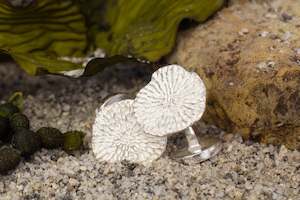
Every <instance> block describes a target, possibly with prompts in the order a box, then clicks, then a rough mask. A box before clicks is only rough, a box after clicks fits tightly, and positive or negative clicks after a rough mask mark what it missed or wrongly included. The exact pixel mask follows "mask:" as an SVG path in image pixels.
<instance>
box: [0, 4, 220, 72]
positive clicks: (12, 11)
mask: <svg viewBox="0 0 300 200" xmlns="http://www.w3.org/2000/svg"><path fill="white" fill-rule="evenodd" d="M9 1H12V0H0V50H1V51H2V52H5V53H6V54H9V55H10V56H11V57H12V58H13V59H14V60H15V61H16V62H17V63H18V64H19V65H20V66H21V67H22V68H23V69H24V70H25V71H26V72H27V73H29V74H32V75H36V74H41V73H59V74H61V73H63V72H66V71H74V70H79V71H80V70H82V71H83V68H82V65H81V64H82V63H81V62H79V63H78V62H77V63H72V62H70V61H66V59H65V58H66V57H67V58H70V59H68V60H71V61H72V59H71V58H80V57H86V56H87V53H88V52H89V51H93V50H95V49H96V48H101V49H104V50H105V52H106V53H107V55H108V56H114V55H124V56H127V55H132V56H134V57H136V58H143V59H147V60H150V61H157V60H158V59H160V58H161V57H162V56H164V55H166V54H168V53H169V52H170V51H171V50H172V47H173V46H174V43H175V39H176V32H177V29H178V26H179V24H180V22H181V21H182V20H183V19H186V18H189V19H194V20H196V21H199V22H202V21H204V20H206V19H207V18H208V17H209V16H211V15H212V14H213V13H214V12H215V11H216V10H218V9H219V8H220V7H221V6H222V5H223V3H224V1H225V0H151V1H149V0H88V1H85V0H35V1H33V3H31V4H28V3H27V2H25V3H23V4H22V6H19V7H13V6H12V5H10V4H9V3H8V2H9ZM21 2H22V1H21ZM28 2H29V1H28ZM15 3H16V2H14V5H15ZM73 60H76V59H73ZM77 60H78V59H77ZM111 60H114V59H111ZM111 60H108V61H104V60H103V59H101V62H99V64H98V66H99V69H96V67H95V66H97V65H95V63H96V61H93V70H92V71H94V72H98V71H101V70H102V69H103V68H105V67H106V65H107V66H110V65H109V63H110V61H111ZM98 61H100V60H99V59H98ZM96 64H97V63H96ZM90 72H91V71H90Z"/></svg>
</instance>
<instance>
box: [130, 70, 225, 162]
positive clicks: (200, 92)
mask: <svg viewBox="0 0 300 200" xmlns="http://www.w3.org/2000/svg"><path fill="white" fill-rule="evenodd" d="M205 101H206V89H205V85H204V83H203V81H202V80H201V79H200V77H199V76H198V75H197V74H196V73H194V72H188V71H186V70H185V69H183V68H182V67H181V66H179V65H169V66H165V67H162V68H160V69H158V70H157V71H156V72H154V73H153V75H152V78H151V81H150V82H149V83H148V84H147V85H146V86H145V87H144V88H143V89H141V90H140V91H139V92H138V94H137V95H136V98H135V100H134V102H133V108H134V114H135V116H136V119H137V121H138V123H139V124H141V126H142V127H143V129H144V131H145V132H146V133H148V134H149V135H154V136H167V135H170V134H174V133H177V132H181V131H183V130H184V133H185V135H186V138H187V141H188V148H187V150H184V151H182V152H181V151H180V152H178V153H175V154H174V158H191V157H195V158H196V159H197V160H198V161H204V160H207V159H209V158H211V157H212V156H214V155H216V154H217V153H218V152H219V151H220V149H221V142H220V141H217V142H215V143H213V144H211V145H210V146H208V147H206V146H201V144H200V143H199V141H198V139H197V136H196V135H195V132H194V130H193V128H192V125H193V124H194V123H195V122H196V121H198V120H200V118H201V117H202V115H203V113H204V110H205Z"/></svg>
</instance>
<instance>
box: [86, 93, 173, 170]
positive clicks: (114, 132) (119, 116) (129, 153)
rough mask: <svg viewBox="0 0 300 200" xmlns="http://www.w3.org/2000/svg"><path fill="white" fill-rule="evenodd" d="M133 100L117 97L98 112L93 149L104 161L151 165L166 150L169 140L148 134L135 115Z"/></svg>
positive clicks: (94, 126)
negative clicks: (123, 161) (125, 161)
mask: <svg viewBox="0 0 300 200" xmlns="http://www.w3.org/2000/svg"><path fill="white" fill-rule="evenodd" d="M132 104H133V100H131V99H126V95H123V94H118V95H115V96H113V97H111V98H108V99H107V100H106V101H105V102H104V104H103V105H102V106H101V107H100V108H99V109H98V110H97V111H96V119H95V123H94V125H93V137H92V149H93V152H94V154H95V156H96V158H98V159H99V160H101V161H107V162H119V161H122V160H128V161H131V162H137V163H142V164H148V163H150V162H152V161H154V160H156V159H157V158H159V157H160V156H161V155H162V153H163V152H164V151H165V149H166V144H167V138H166V137H157V136H153V135H150V134H146V133H145V132H144V130H143V129H142V127H141V126H140V124H139V123H137V120H136V117H135V115H134V114H133V107H132Z"/></svg>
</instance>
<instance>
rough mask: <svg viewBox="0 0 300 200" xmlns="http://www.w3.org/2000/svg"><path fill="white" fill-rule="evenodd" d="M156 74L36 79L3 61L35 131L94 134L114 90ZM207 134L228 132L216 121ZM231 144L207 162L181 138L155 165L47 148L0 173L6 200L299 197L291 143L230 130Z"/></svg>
mask: <svg viewBox="0 0 300 200" xmlns="http://www.w3.org/2000/svg"><path fill="white" fill-rule="evenodd" d="M150 75H151V72H150V70H149V71H148V72H146V71H144V70H138V69H136V68H132V69H131V70H129V71H128V70H124V69H120V68H117V69H114V70H108V71H106V72H105V73H103V74H101V75H96V76H94V77H92V78H89V79H80V80H74V79H68V78H64V77H53V76H43V77H29V76H27V75H26V74H24V73H23V72H22V71H21V70H20V69H18V68H17V67H16V66H15V65H13V64H9V63H6V64H1V65H0V89H1V93H0V98H1V99H4V98H6V97H7V96H8V95H9V94H10V93H11V92H13V91H15V90H21V91H23V92H24V95H25V108H26V109H25V113H26V114H27V115H28V117H29V118H30V120H31V126H32V128H33V129H34V130H36V129H37V128H39V127H41V126H45V125H47V126H48V125H49V126H54V127H57V128H59V129H61V130H62V131H66V130H71V129H79V130H82V131H86V132H87V133H88V135H90V134H91V125H92V123H93V120H94V111H95V109H96V108H97V107H98V106H99V105H101V103H102V101H103V99H104V98H105V97H106V96H107V95H109V94H112V93H116V92H130V93H134V92H135V91H137V90H138V89H139V88H140V87H142V86H143V85H144V84H145V83H146V82H147V80H148V79H149V77H150ZM201 127H202V131H203V133H206V134H214V135H216V134H217V135H218V134H220V135H222V134H224V133H223V132H222V131H221V130H218V129H217V128H215V127H213V126H206V125H203V124H202V125H201ZM223 138H224V139H225V142H224V148H223V150H222V152H221V153H220V154H219V155H218V156H217V157H215V158H213V159H211V160H209V161H206V162H204V163H201V164H192V163H186V162H177V161H174V160H172V159H170V157H169V154H170V152H172V151H173V150H174V146H175V145H179V146H180V145H183V144H184V140H183V139H182V138H180V137H173V138H171V139H170V140H169V144H168V150H167V152H166V153H165V154H164V155H163V156H162V158H160V159H159V160H157V161H155V162H154V163H153V164H152V165H150V166H147V167H145V166H141V165H136V164H131V163H127V162H123V163H116V164H108V163H101V162H98V161H97V160H96V159H95V158H94V157H93V154H92V152H91V150H90V149H89V147H88V145H89V143H88V142H89V137H88V138H87V140H86V144H87V147H86V150H84V151H82V152H78V154H76V155H68V154H66V153H65V152H63V151H60V150H45V149H43V150H42V151H40V152H38V153H36V154H35V155H34V156H33V157H32V159H30V160H28V161H22V162H21V164H20V165H19V166H18V168H17V169H16V170H14V171H12V172H10V173H9V174H8V175H5V176H0V199H1V200H4V199H14V200H18V199H64V200H69V199H293V200H294V199H295V200H296V199H299V198H300V191H299V190H300V185H299V184H300V182H299V180H300V164H299V163H300V153H299V152H297V151H289V150H287V149H286V148H285V147H284V146H282V147H274V146H265V145H261V144H257V143H253V142H243V141H242V140H241V139H240V138H239V137H233V136H232V135H226V137H223Z"/></svg>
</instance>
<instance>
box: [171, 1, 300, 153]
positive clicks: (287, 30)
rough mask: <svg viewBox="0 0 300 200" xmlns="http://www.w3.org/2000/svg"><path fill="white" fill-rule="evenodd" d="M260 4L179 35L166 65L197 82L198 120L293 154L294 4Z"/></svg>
mask: <svg viewBox="0 0 300 200" xmlns="http://www.w3.org/2000/svg"><path fill="white" fill-rule="evenodd" d="M261 2H262V1H254V2H251V1H232V2H231V3H230V4H229V6H228V7H227V8H225V9H223V10H222V11H221V12H219V13H218V15H217V16H215V18H214V19H212V20H210V21H208V22H207V23H206V24H205V25H199V26H198V27H195V28H194V29H192V30H188V31H185V32H183V33H181V34H180V36H179V39H178V45H177V47H176V49H175V51H174V53H173V54H172V55H171V56H170V58H169V62H170V63H178V64H180V65H182V66H184V67H186V68H188V69H191V70H195V71H196V72H197V73H198V74H199V75H200V76H201V77H202V78H203V80H204V82H205V84H206V87H207V90H208V103H207V109H206V113H205V115H204V120H205V121H207V122H209V123H213V124H215V125H217V126H219V127H221V128H223V129H225V130H226V131H227V132H233V131H234V132H239V133H240V134H241V135H242V136H243V138H245V139H248V138H255V139H257V140H260V141H261V142H264V143H272V144H285V145H286V146H287V147H288V148H291V149H300V128H299V126H300V89H299V88H300V55H299V54H298V51H297V49H299V48H300V32H299V24H300V12H299V10H300V2H299V1H293V0H287V1H285V0H274V1H270V2H269V3H268V4H266V3H261ZM282 15H284V16H289V17H288V20H286V17H285V20H282ZM271 16H272V17H271ZM246 30H247V31H246Z"/></svg>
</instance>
